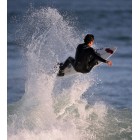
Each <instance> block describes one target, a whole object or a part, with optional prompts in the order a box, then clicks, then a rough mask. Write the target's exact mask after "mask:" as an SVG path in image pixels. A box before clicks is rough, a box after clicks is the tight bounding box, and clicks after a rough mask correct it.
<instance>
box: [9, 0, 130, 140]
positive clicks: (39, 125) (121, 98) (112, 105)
mask: <svg viewBox="0 0 140 140" xmlns="http://www.w3.org/2000/svg"><path fill="white" fill-rule="evenodd" d="M7 16H8V26H7V27H8V42H7V51H8V56H7V58H8V64H7V69H8V79H7V81H8V87H7V89H8V94H7V98H8V100H7V104H8V108H7V115H8V116H7V117H8V122H7V123H8V125H7V127H8V140H65V139H68V140H131V139H132V126H131V125H132V107H131V105H132V101H131V100H132V91H131V90H132V83H131V81H132V77H131V72H132V67H131V65H132V43H131V41H132V40H131V38H132V31H131V29H132V28H131V26H132V23H131V19H132V9H131V1H130V0H118V1H115V0H112V1H110V0H106V1H101V0H98V1H97V0H89V1H84V0H77V1H74V0H71V1H65V0H47V1H43V0H41V1H37V0H34V1H33V0H32V1H18V0H15V1H14V3H13V1H10V0H8V15H7ZM87 33H93V34H94V35H95V45H94V47H95V48H100V47H117V51H116V53H115V54H114V55H113V56H112V57H111V58H110V59H111V60H112V61H113V66H112V67H108V66H107V65H105V64H103V65H101V66H100V67H98V68H96V69H94V70H92V71H91V72H90V73H89V74H84V75H83V74H76V75H74V76H70V77H64V78H58V77H56V72H55V71H54V69H53V67H54V66H55V64H56V63H57V62H61V61H64V60H65V59H66V58H67V57H68V56H74V55H75V49H76V47H77V45H78V44H79V43H81V42H83V36H84V35H86V34H87Z"/></svg>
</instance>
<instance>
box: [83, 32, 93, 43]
mask: <svg viewBox="0 0 140 140" xmlns="http://www.w3.org/2000/svg"><path fill="white" fill-rule="evenodd" d="M93 40H94V35H92V34H87V35H86V36H85V38H84V42H85V43H86V44H88V43H89V42H91V41H93Z"/></svg>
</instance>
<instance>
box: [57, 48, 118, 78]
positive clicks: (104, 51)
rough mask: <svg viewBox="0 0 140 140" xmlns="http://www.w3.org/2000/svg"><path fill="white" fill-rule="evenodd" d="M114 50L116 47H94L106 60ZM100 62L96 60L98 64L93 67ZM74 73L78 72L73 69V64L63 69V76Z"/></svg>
mask: <svg viewBox="0 0 140 140" xmlns="http://www.w3.org/2000/svg"><path fill="white" fill-rule="evenodd" d="M116 50H117V48H116V47H112V48H99V49H95V51H96V53H97V54H99V55H100V56H101V57H102V58H104V59H106V60H107V59H108V58H110V57H111V56H112V55H113V54H114V53H115V51H116ZM102 63H103V62H101V61H98V64H97V65H95V66H94V67H93V68H96V67H97V66H99V65H101V64H102ZM58 65H59V64H58ZM76 73H78V72H77V71H75V69H74V68H73V66H72V65H71V64H70V65H69V66H68V67H67V68H66V69H65V70H64V76H69V75H73V74H76Z"/></svg>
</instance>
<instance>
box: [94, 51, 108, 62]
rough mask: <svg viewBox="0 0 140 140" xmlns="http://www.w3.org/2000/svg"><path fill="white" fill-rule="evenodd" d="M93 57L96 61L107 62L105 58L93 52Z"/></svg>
mask: <svg viewBox="0 0 140 140" xmlns="http://www.w3.org/2000/svg"><path fill="white" fill-rule="evenodd" d="M94 56H95V59H97V60H98V61H101V62H103V63H107V60H105V59H103V58H102V57H100V56H99V55H98V54H96V53H94Z"/></svg>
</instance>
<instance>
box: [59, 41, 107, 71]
mask: <svg viewBox="0 0 140 140" xmlns="http://www.w3.org/2000/svg"><path fill="white" fill-rule="evenodd" d="M98 61H101V62H104V63H106V60H105V59H103V58H101V57H100V56H99V54H97V53H96V52H95V50H94V49H93V48H92V47H89V46H88V45H86V44H85V43H84V44H79V45H78V47H77V49H76V54H75V59H74V58H73V57H68V59H67V60H66V61H65V62H64V64H63V66H62V67H61V68H62V70H64V69H65V68H66V67H67V66H68V65H69V64H72V66H73V67H74V69H75V70H76V71H77V72H81V73H88V72H90V70H91V69H92V68H93V67H94V66H95V65H97V64H98Z"/></svg>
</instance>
